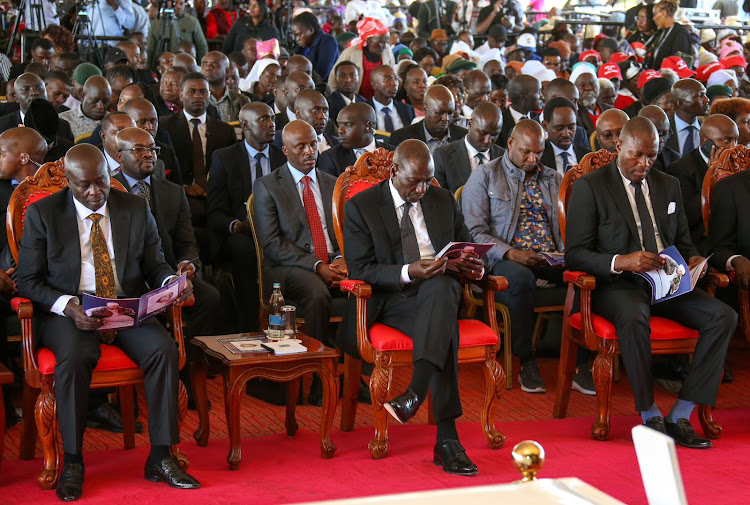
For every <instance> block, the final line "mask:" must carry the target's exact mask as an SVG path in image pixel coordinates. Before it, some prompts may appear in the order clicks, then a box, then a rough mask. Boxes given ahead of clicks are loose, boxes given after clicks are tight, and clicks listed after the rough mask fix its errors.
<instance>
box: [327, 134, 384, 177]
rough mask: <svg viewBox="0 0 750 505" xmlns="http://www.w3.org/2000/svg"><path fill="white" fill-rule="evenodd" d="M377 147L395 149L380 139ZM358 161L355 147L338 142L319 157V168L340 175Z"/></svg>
mask: <svg viewBox="0 0 750 505" xmlns="http://www.w3.org/2000/svg"><path fill="white" fill-rule="evenodd" d="M375 147H376V148H377V147H382V148H383V149H386V150H388V151H393V150H394V149H395V147H393V146H392V145H390V144H384V143H382V142H379V141H375ZM356 162H357V157H356V156H355V154H354V149H346V148H344V146H343V145H342V144H338V145H336V146H334V147H332V148H330V149H329V150H327V151H326V152H324V153H323V154H321V155H320V156H319V157H318V170H322V171H323V172H325V173H327V174H328V175H331V176H333V177H338V176H339V175H341V174H343V173H344V170H346V169H347V168H348V167H351V166H354V164H355V163H356Z"/></svg>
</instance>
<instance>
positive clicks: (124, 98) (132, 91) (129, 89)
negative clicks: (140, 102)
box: [117, 82, 146, 111]
mask: <svg viewBox="0 0 750 505" xmlns="http://www.w3.org/2000/svg"><path fill="white" fill-rule="evenodd" d="M145 96H146V95H145V93H144V92H143V88H142V87H141V85H140V84H139V83H137V82H134V83H133V84H128V85H127V86H125V87H124V88H122V91H121V92H120V98H119V99H118V100H117V110H119V111H121V110H123V108H124V107H125V104H126V103H128V102H129V101H130V100H132V99H134V98H144V97H145Z"/></svg>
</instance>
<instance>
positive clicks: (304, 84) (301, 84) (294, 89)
mask: <svg viewBox="0 0 750 505" xmlns="http://www.w3.org/2000/svg"><path fill="white" fill-rule="evenodd" d="M314 87H315V83H314V82H313V80H312V79H311V78H310V76H309V75H307V74H306V73H304V72H299V71H295V72H292V73H290V74H289V76H288V77H287V78H286V81H285V82H284V97H285V98H286V102H287V107H289V108H290V109H291V110H292V111H293V110H294V108H295V105H296V100H297V95H299V93H300V92H301V91H303V90H306V89H313V88H314Z"/></svg>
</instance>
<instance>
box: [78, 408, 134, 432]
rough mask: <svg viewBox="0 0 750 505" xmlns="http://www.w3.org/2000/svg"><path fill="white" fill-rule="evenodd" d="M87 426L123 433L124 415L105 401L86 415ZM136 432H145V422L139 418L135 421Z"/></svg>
mask: <svg viewBox="0 0 750 505" xmlns="http://www.w3.org/2000/svg"><path fill="white" fill-rule="evenodd" d="M86 427H87V428H94V429H97V430H106V431H111V432H112V433H122V416H121V415H120V413H119V412H118V411H117V409H116V408H115V407H114V406H113V405H112V404H111V403H109V402H105V403H102V404H101V405H99V406H98V407H96V408H95V409H93V410H90V411H89V414H88V415H87V416H86ZM135 432H136V433H143V423H141V422H140V421H138V420H137V419H136V421H135Z"/></svg>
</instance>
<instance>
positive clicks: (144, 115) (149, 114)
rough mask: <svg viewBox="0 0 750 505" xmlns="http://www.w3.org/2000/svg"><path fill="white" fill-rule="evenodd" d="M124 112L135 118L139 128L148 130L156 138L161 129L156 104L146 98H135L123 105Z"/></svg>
mask: <svg viewBox="0 0 750 505" xmlns="http://www.w3.org/2000/svg"><path fill="white" fill-rule="evenodd" d="M122 112H124V113H126V114H127V115H128V116H130V117H132V118H133V121H135V125H136V126H137V127H138V128H141V129H143V130H146V131H147V132H149V133H150V134H151V136H152V137H154V138H156V132H157V131H158V129H159V118H158V116H157V115H156V108H155V107H154V104H152V103H151V102H149V101H148V100H146V99H145V98H133V99H132V100H128V101H127V102H126V103H125V104H124V105H123V106H122Z"/></svg>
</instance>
